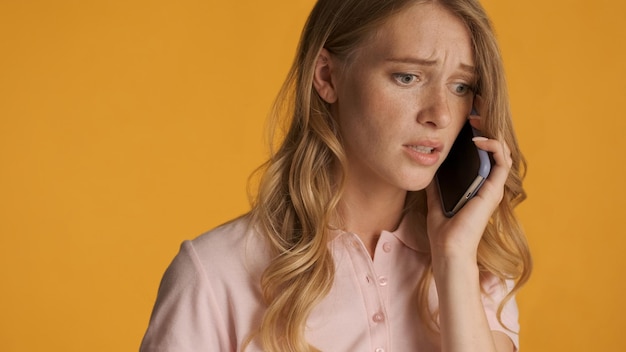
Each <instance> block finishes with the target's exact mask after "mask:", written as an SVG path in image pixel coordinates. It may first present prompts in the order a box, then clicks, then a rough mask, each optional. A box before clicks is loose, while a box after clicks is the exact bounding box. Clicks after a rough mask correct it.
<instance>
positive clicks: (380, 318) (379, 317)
mask: <svg viewBox="0 0 626 352" xmlns="http://www.w3.org/2000/svg"><path fill="white" fill-rule="evenodd" d="M372 320H373V321H374V322H375V323H382V322H383V321H385V316H384V315H383V314H382V313H376V314H374V316H373V317H372Z"/></svg>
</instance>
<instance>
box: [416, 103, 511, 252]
mask: <svg viewBox="0 0 626 352" xmlns="http://www.w3.org/2000/svg"><path fill="white" fill-rule="evenodd" d="M482 105H483V104H482V99H480V97H476V100H475V107H476V108H477V109H478V111H479V112H480V111H481V110H482V109H481V108H482ZM470 124H471V125H472V126H473V127H474V128H476V129H478V130H480V129H481V120H480V117H479V116H477V115H472V116H471V117H470ZM474 143H475V144H476V146H477V147H478V148H480V149H483V150H485V151H487V152H489V153H491V154H492V155H493V160H494V161H495V165H492V167H491V173H490V174H489V176H488V177H487V179H486V180H485V182H484V183H483V185H482V187H481V188H480V190H479V191H478V192H477V194H476V195H475V196H474V198H472V199H470V200H469V201H468V202H467V203H466V204H465V206H464V207H463V208H462V209H461V210H460V211H459V212H458V213H457V214H455V215H454V216H453V217H452V218H447V217H446V216H445V215H444V214H443V210H442V208H441V202H440V199H439V192H438V191H437V186H436V182H435V181H434V180H433V181H432V182H431V184H430V185H429V186H428V187H427V188H426V194H427V198H428V218H427V230H428V237H429V239H430V244H431V251H432V254H433V256H444V257H450V256H464V257H465V256H472V257H473V258H474V260H475V258H476V251H477V248H478V243H479V242H480V239H481V237H482V234H483V232H484V230H485V227H486V226H487V223H488V222H489V218H490V217H491V214H492V213H493V212H494V210H495V209H496V208H497V206H498V204H499V203H500V201H502V197H503V195H504V183H505V182H506V180H507V177H508V175H509V171H510V169H511V165H512V163H513V161H512V160H511V152H510V149H509V147H508V146H507V145H506V143H505V142H504V141H499V140H496V139H487V138H484V137H478V138H475V139H474Z"/></svg>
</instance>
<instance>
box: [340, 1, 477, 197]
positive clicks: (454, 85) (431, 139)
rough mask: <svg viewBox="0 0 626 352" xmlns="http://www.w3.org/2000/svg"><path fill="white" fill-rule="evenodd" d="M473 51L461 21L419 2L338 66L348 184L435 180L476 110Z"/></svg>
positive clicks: (407, 186)
mask: <svg viewBox="0 0 626 352" xmlns="http://www.w3.org/2000/svg"><path fill="white" fill-rule="evenodd" d="M472 54H473V52H472V45H471V39H470V34H469V32H468V30H467V29H466V27H465V26H464V24H463V23H462V22H461V20H459V19H458V18H456V17H455V16H454V15H452V14H451V13H450V12H448V11H447V10H445V9H443V8H442V7H440V6H438V5H434V4H416V5H413V6H411V7H409V8H407V9H406V10H404V11H402V12H401V13H399V14H398V15H396V16H394V17H392V18H390V19H389V20H388V21H387V22H386V23H385V24H383V25H382V27H381V28H379V31H378V32H377V34H376V35H375V36H373V38H371V39H368V40H366V42H365V43H364V44H363V45H362V46H361V47H360V48H359V49H358V50H357V52H356V53H355V56H354V57H353V58H352V59H351V61H350V62H349V63H348V64H347V65H346V66H345V67H343V68H341V65H340V64H339V65H335V66H336V67H337V69H338V70H339V71H335V73H334V74H333V83H334V87H335V92H336V101H335V102H334V104H332V108H331V109H332V112H333V115H334V116H335V118H336V119H337V121H338V123H339V128H340V131H341V135H342V140H343V143H344V147H345V151H346V154H347V158H348V166H349V167H348V174H347V175H346V177H347V181H348V182H349V183H351V184H354V183H357V184H358V186H359V188H360V189H369V190H372V191H374V190H376V189H385V188H387V189H388V188H389V187H392V188H394V189H396V190H398V189H402V190H419V189H423V188H425V187H426V186H427V185H428V184H429V183H430V182H431V180H432V179H433V177H434V175H435V172H436V170H437V168H438V167H439V165H440V164H441V163H442V162H443V160H444V158H445V157H446V155H447V154H448V151H449V150H450V147H451V146H452V143H453V142H454V139H455V137H456V135H457V134H458V132H459V131H460V129H461V127H462V125H463V123H464V122H465V120H466V119H467V116H468V115H469V113H470V111H471V108H472V102H473V94H474V93H473V89H472V87H473V86H474V84H475V81H476V76H475V69H474V61H473V55H472ZM381 187H382V188H381Z"/></svg>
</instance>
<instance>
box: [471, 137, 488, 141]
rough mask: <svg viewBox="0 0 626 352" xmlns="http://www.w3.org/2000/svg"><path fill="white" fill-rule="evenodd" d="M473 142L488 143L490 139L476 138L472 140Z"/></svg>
mask: <svg viewBox="0 0 626 352" xmlns="http://www.w3.org/2000/svg"><path fill="white" fill-rule="evenodd" d="M472 140H473V141H474V142H482V141H488V140H489V138H485V137H474V138H472Z"/></svg>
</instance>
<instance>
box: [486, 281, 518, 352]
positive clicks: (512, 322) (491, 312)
mask: <svg viewBox="0 0 626 352" xmlns="http://www.w3.org/2000/svg"><path fill="white" fill-rule="evenodd" d="M514 285H515V283H514V282H513V281H512V280H506V281H505V283H502V282H501V281H500V280H499V279H498V278H497V277H495V276H492V277H490V278H488V279H487V280H486V282H484V283H483V288H484V289H485V292H484V295H483V306H484V308H485V314H486V315H487V321H488V322H489V326H490V328H491V330H492V331H500V332H502V333H504V334H506V335H507V336H509V337H510V338H511V341H513V345H515V350H516V351H519V330H520V325H519V320H518V319H519V312H518V309H517V303H516V302H515V297H513V298H511V299H510V300H509V301H507V302H506V304H505V305H504V307H503V308H502V315H501V316H500V318H501V319H500V320H498V307H499V306H500V303H501V302H502V301H503V300H504V298H505V297H506V295H507V294H508V293H509V292H510V291H511V290H512V289H513V286H514ZM500 321H501V322H500Z"/></svg>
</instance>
